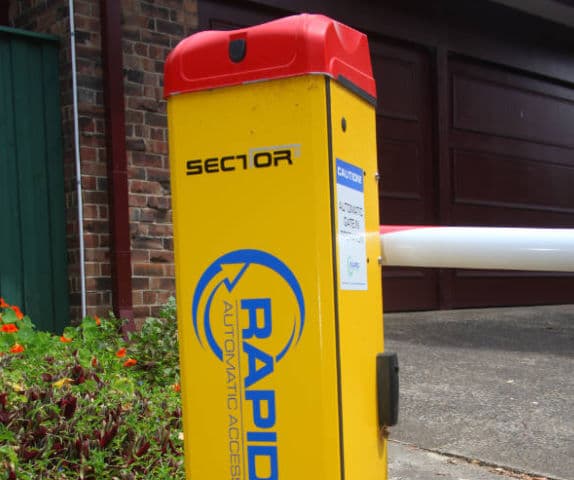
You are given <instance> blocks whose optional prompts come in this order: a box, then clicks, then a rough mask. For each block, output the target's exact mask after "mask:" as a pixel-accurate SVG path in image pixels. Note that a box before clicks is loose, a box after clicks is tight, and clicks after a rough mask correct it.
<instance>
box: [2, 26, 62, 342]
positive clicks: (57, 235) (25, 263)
mask: <svg viewBox="0 0 574 480" xmlns="http://www.w3.org/2000/svg"><path fill="white" fill-rule="evenodd" d="M58 46H59V44H58V39H57V38H55V37H51V36H46V35H37V34H32V33H29V32H22V31H19V30H14V29H9V28H4V27H0V296H2V297H4V299H5V300H6V301H7V302H8V303H12V304H17V305H20V306H21V308H22V309H23V310H24V312H25V313H27V314H29V315H30V316H31V317H32V320H33V321H34V322H35V323H36V325H38V327H39V328H41V329H46V330H51V331H54V332H58V331H60V330H61V328H62V327H63V326H64V325H65V324H67V323H68V318H69V313H68V287H67V262H66V230H65V228H66V225H65V205H64V169H63V155H62V135H61V119H60V94H59V78H58V77H59V74H58Z"/></svg>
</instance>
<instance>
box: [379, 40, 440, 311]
mask: <svg viewBox="0 0 574 480" xmlns="http://www.w3.org/2000/svg"><path fill="white" fill-rule="evenodd" d="M370 44H371V52H372V57H371V58H372V63H373V71H374V75H375V80H376V82H377V93H378V96H379V99H378V107H377V144H378V159H379V171H380V173H381V188H380V199H381V201H380V212H381V223H384V224H432V223H435V222H436V221H437V214H436V213H437V212H436V206H435V201H434V198H435V195H434V193H433V192H434V191H435V189H436V188H437V187H436V184H435V178H434V175H433V169H432V168H433V167H432V160H433V150H432V95H431V90H430V88H431V83H432V80H431V75H430V56H429V54H428V52H426V51H424V50H422V49H417V48H413V47H410V46H406V45H399V44H394V43H391V42H386V41H382V40H376V39H373V38H370ZM383 285H384V286H383V290H384V307H385V310H386V311H397V310H424V309H427V310H428V309H435V308H438V306H439V303H438V275H437V274H436V272H435V271H433V270H429V269H401V268H385V270H384V275H383Z"/></svg>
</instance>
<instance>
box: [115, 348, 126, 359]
mask: <svg viewBox="0 0 574 480" xmlns="http://www.w3.org/2000/svg"><path fill="white" fill-rule="evenodd" d="M125 356H126V348H125V347H123V348H120V349H119V350H118V351H117V352H116V357H118V358H124V357H125Z"/></svg>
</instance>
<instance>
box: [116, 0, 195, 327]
mask: <svg viewBox="0 0 574 480" xmlns="http://www.w3.org/2000/svg"><path fill="white" fill-rule="evenodd" d="M122 10H123V16H124V18H123V20H124V27H123V34H124V40H123V53H124V68H125V79H126V82H125V95H126V137H127V152H128V165H129V193H130V195H129V202H130V220H131V235H132V243H131V245H132V266H133V268H132V272H133V278H132V282H133V291H134V292H133V303H134V314H135V316H136V317H137V318H141V317H145V316H147V315H154V314H155V313H157V310H158V309H159V307H160V306H161V305H163V304H164V303H165V301H166V300H167V298H168V297H169V296H170V295H173V294H174V290H175V289H174V265H173V235H172V226H171V202H170V185H169V162H168V156H167V121H166V113H165V102H164V101H163V100H162V95H163V66H164V60H165V58H166V57H167V55H168V53H169V52H170V51H171V50H172V49H173V47H175V45H176V44H177V43H178V42H179V41H180V40H181V39H182V38H184V37H185V36H187V35H189V34H191V33H192V32H193V31H194V30H195V29H196V28H197V4H196V1H195V0H163V1H157V2H145V1H142V0H128V1H124V2H122Z"/></svg>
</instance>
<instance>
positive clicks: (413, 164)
mask: <svg viewBox="0 0 574 480" xmlns="http://www.w3.org/2000/svg"><path fill="white" fill-rule="evenodd" d="M379 158H380V159H381V165H380V167H379V171H380V173H381V175H382V182H383V183H384V186H385V188H384V190H382V192H384V193H383V195H400V197H395V198H406V199H409V200H419V201H424V198H423V196H424V178H423V170H422V169H421V168H420V166H421V158H420V153H419V147H418V145H417V143H415V142H410V141H401V140H392V139H388V140H386V139H384V140H382V141H381V142H379ZM383 159H384V160H383Z"/></svg>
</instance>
